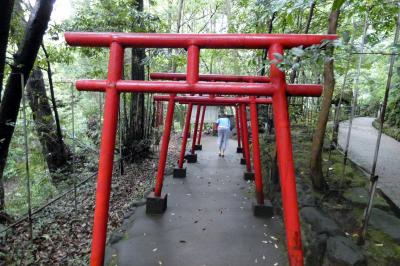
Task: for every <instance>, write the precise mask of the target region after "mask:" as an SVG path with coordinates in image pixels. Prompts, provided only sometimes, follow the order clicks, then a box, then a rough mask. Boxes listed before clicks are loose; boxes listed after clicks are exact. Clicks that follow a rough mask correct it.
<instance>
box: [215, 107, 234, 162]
mask: <svg viewBox="0 0 400 266" xmlns="http://www.w3.org/2000/svg"><path fill="white" fill-rule="evenodd" d="M217 127H218V149H219V151H218V156H222V157H224V153H225V150H226V146H227V145H228V139H229V135H230V133H231V121H230V120H229V118H228V117H227V115H226V114H223V115H221V117H220V118H218V120H217Z"/></svg>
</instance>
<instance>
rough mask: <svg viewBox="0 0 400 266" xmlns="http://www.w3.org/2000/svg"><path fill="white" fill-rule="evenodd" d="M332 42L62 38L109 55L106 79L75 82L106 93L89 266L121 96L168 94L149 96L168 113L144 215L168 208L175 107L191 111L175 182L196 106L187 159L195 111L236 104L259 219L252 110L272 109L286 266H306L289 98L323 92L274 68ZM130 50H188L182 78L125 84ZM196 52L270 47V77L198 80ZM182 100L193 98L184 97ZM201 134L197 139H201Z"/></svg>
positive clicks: (105, 198)
mask: <svg viewBox="0 0 400 266" xmlns="http://www.w3.org/2000/svg"><path fill="white" fill-rule="evenodd" d="M336 38H337V36H336V35H314V34H156V33H87V32H86V33H85V32H68V33H65V39H66V41H67V43H68V44H69V45H72V46H85V47H108V48H109V49H110V57H109V64H108V76H107V79H106V80H78V81H77V82H76V87H77V89H78V90H82V91H101V92H105V94H106V96H105V107H104V123H103V129H102V136H101V147H100V158H99V173H98V181H97V189H96V205H95V212H94V225H93V238H92V249H91V259H90V263H91V265H96V266H98V265H103V262H104V252H105V245H106V236H107V222H108V211H109V200H110V190H111V179H112V171H113V159H114V147H115V138H116V130H117V123H118V110H119V101H120V97H119V95H120V93H121V92H131V93H132V92H133V93H134V92H144V93H162V94H169V95H167V96H155V97H154V99H155V100H158V101H168V109H167V115H166V119H165V127H164V132H163V137H162V144H161V148H160V159H159V160H160V161H159V164H158V169H157V176H156V184H155V188H154V191H153V192H152V193H151V194H150V195H149V196H148V198H147V206H146V210H147V212H148V213H162V212H163V211H165V209H166V206H167V194H165V193H162V187H163V180H164V170H165V162H166V158H167V151H168V143H169V139H170V132H171V125H172V122H173V113H174V107H175V104H176V103H184V104H188V110H187V114H186V122H185V127H184V131H183V139H182V149H181V152H180V158H179V162H178V167H177V168H176V169H174V176H175V177H184V176H186V169H185V168H183V164H184V157H185V151H186V144H187V136H188V133H189V126H190V117H191V112H192V107H193V105H197V106H198V108H197V113H196V123H195V128H194V136H193V140H192V148H191V154H189V155H188V156H186V158H187V160H188V161H193V160H195V159H196V156H195V148H196V138H197V132H198V122H199V115H200V108H199V106H206V105H233V106H235V108H236V110H237V112H236V113H237V114H239V116H237V117H236V120H237V124H238V125H239V129H240V130H238V137H239V138H238V139H239V143H238V144H239V147H241V145H240V143H242V144H243V145H242V146H243V152H244V157H245V160H244V161H245V162H246V170H247V172H246V173H245V176H246V178H251V176H252V175H253V174H252V172H251V162H250V160H251V159H250V148H249V142H248V129H247V114H246V106H247V105H248V106H250V122H251V129H252V139H253V140H252V146H253V149H252V152H253V165H254V179H255V185H256V204H255V210H261V213H262V210H263V208H264V207H265V205H264V195H263V184H262V176H261V164H260V147H259V140H258V115H257V104H272V107H273V118H274V126H275V132H276V147H277V155H278V165H279V175H280V183H281V190H282V204H283V218H284V223H285V231H286V243H287V250H288V260H289V263H290V265H303V264H304V262H303V250H302V244H301V233H300V222H299V213H298V204H297V192H296V179H295V172H294V165H293V154H292V143H291V136H290V123H289V115H288V102H287V97H288V96H292V97H293V96H311V97H312V96H314V97H317V96H320V95H321V93H322V86H321V85H311V84H301V85H300V84H286V80H285V73H284V72H283V71H281V70H280V69H279V68H278V66H277V64H278V63H279V62H280V61H281V59H282V56H283V55H284V49H290V48H293V47H298V46H303V47H309V46H312V45H319V44H321V42H322V41H324V40H334V39H336ZM129 47H134V48H184V49H187V71H186V73H184V74H176V73H153V74H152V76H151V78H152V79H154V80H163V81H154V80H151V81H141V80H123V79H122V69H123V59H124V49H125V48H129ZM200 49H268V58H269V60H270V62H271V65H270V77H256V76H225V75H200V74H199V58H200ZM166 80H167V81H166ZM178 94H183V95H184V96H178ZM186 94H189V95H190V96H186ZM196 95H197V96H196ZM198 95H200V96H198ZM201 95H203V96H201ZM216 95H217V96H216ZM228 96H231V97H228ZM232 96H233V97H232ZM203 108H205V107H203ZM203 110H204V109H203ZM201 128H202V126H200V131H201ZM239 135H240V136H239ZM200 136H201V133H200V135H199V138H200ZM197 143H199V142H197Z"/></svg>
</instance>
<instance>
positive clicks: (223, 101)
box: [154, 95, 272, 204]
mask: <svg viewBox="0 0 400 266" xmlns="http://www.w3.org/2000/svg"><path fill="white" fill-rule="evenodd" d="M169 99H170V96H159V95H156V96H154V100H155V101H168V100H169ZM175 101H176V102H179V103H182V104H197V106H198V110H200V106H204V107H205V106H211V105H228V106H235V107H236V123H237V129H238V144H239V143H240V133H239V128H240V129H243V130H246V131H247V126H246V127H245V126H243V123H242V124H241V125H240V126H239V120H241V121H246V122H245V124H247V119H246V114H244V118H243V112H245V110H244V109H245V108H246V107H245V104H246V105H250V109H251V117H254V119H251V122H252V129H253V130H252V134H253V136H254V137H255V138H257V142H256V143H254V145H255V146H256V144H258V122H257V121H258V114H257V108H251V106H252V105H256V104H272V99H271V98H254V96H251V97H250V98H243V97H213V96H210V97H204V96H177V97H175ZM237 105H239V106H240V105H244V107H243V108H241V109H240V111H241V112H240V117H242V119H239V116H238V114H239V112H238V106H237ZM198 114H199V111H198V112H197V114H196V121H195V124H198V122H199V121H198ZM203 114H204V113H203ZM186 115H187V118H186V121H185V125H187V124H188V123H190V117H191V113H190V111H188V112H187V113H186ZM203 119H204V115H203ZM203 119H202V120H201V124H202V123H203V121H204V120H203ZM243 119H246V120H243ZM254 123H256V124H254ZM256 125H257V126H256ZM187 128H188V127H186V126H185V129H186V130H185V129H184V132H183V138H185V136H186V135H187V134H188V131H187ZM196 128H197V126H195V128H194V133H193V142H192V149H191V150H192V155H193V151H194V150H195V145H194V143H195V141H196V136H198V133H199V136H198V138H200V136H201V128H200V130H196ZM245 134H246V136H247V132H246V133H245ZM242 135H243V134H242ZM243 141H244V142H245V143H244V145H243V146H244V156H245V158H246V169H247V172H245V174H244V179H245V180H253V179H254V174H253V173H252V172H251V163H250V154H249V150H250V149H249V145H248V139H247V137H246V139H245V140H243ZM238 146H239V147H240V144H239V145H238ZM239 147H238V148H239ZM258 150H259V147H258V146H257V147H256V148H255V149H254V150H253V163H254V168H255V170H256V179H257V173H259V175H260V178H261V165H260V158H259V157H260V156H259V153H258V152H257V151H258ZM185 151H186V141H182V147H181V153H180V158H179V162H178V168H175V169H174V174H173V175H174V177H180V178H181V177H185V176H186V169H185V168H183V159H184V153H185ZM187 159H188V158H187ZM191 160H192V161H191ZM195 161H196V160H193V158H191V159H189V160H188V162H195ZM258 169H259V170H260V171H258ZM163 172H164V171H163V170H161V171H160V173H163ZM261 182H262V181H261ZM261 182H260V183H259V184H260V185H261V184H262V183H261ZM260 191H262V188H260ZM257 198H258V199H260V197H257ZM258 203H259V204H263V203H262V201H261V200H258Z"/></svg>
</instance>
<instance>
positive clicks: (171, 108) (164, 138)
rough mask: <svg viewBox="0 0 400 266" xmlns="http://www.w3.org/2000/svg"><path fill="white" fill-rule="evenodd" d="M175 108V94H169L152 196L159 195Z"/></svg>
mask: <svg viewBox="0 0 400 266" xmlns="http://www.w3.org/2000/svg"><path fill="white" fill-rule="evenodd" d="M174 109H175V95H171V96H170V100H169V102H168V109H167V117H166V119H165V128H164V132H163V136H162V142H161V149H160V160H159V162H158V168H157V177H156V185H155V189H154V196H156V197H160V196H161V190H162V187H163V182H164V172H165V162H166V160H167V154H168V145H169V140H170V136H171V127H172V123H173V118H174Z"/></svg>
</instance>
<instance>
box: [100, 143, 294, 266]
mask: <svg viewBox="0 0 400 266" xmlns="http://www.w3.org/2000/svg"><path fill="white" fill-rule="evenodd" d="M202 142H203V143H202V144H203V150H202V151H199V152H198V162H197V163H195V164H189V165H188V166H187V177H186V179H173V178H172V177H171V176H166V179H165V182H164V183H165V184H164V189H163V191H164V192H166V193H169V196H168V208H167V211H166V212H165V213H164V214H163V215H161V216H149V215H146V214H145V207H144V206H143V207H139V208H138V209H137V210H136V213H135V214H134V221H133V222H131V224H130V225H128V227H127V228H128V230H127V232H126V233H125V236H124V237H123V240H121V241H119V242H117V243H115V244H113V245H112V246H111V247H108V252H107V253H108V254H109V255H108V256H109V257H112V258H113V261H114V263H113V264H111V265H127V266H128V265H129V266H135V265H138V266H139V265H140V266H145V265H171V266H186V265H187V266H203V265H206V266H224V265H226V266H228V265H229V266H236V265H237V266H245V265H286V264H287V257H286V249H285V247H284V243H285V240H284V233H283V232H284V230H283V224H282V221H281V218H280V217H273V218H270V219H265V218H256V217H254V216H253V214H252V208H251V204H252V201H253V195H254V194H253V184H252V183H247V182H245V181H244V180H243V171H244V167H243V166H242V165H240V164H239V161H240V156H241V155H240V154H236V153H235V151H236V143H235V142H234V141H232V140H231V142H230V143H229V147H228V151H227V152H226V155H225V157H224V158H220V157H218V155H217V152H216V138H215V137H204V138H202ZM125 227H126V225H125ZM110 254H112V255H110Z"/></svg>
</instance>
